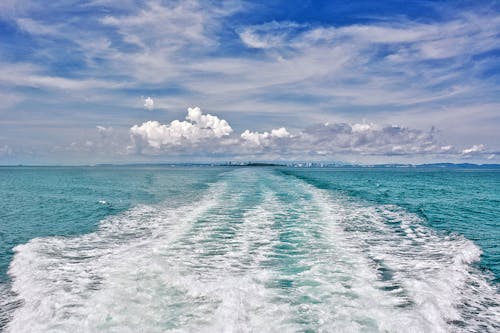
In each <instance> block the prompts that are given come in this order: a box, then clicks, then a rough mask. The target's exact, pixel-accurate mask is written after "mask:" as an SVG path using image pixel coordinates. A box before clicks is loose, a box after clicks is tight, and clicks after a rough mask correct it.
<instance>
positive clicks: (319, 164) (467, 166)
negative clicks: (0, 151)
mask: <svg viewBox="0 0 500 333" xmlns="http://www.w3.org/2000/svg"><path fill="white" fill-rule="evenodd" d="M16 167H17V168H24V167H26V168H29V167H38V168H54V167H89V168H91V167H292V168H324V169H355V168H362V169H390V168H397V169H406V168H407V169H424V168H425V169H500V164H474V163H425V164H342V163H325V162H285V163H277V162H220V163H186V162H183V163H124V164H118V163H117V164H113V163H100V164H95V165H88V164H87V165H85V164H81V165H65V164H59V165H58V164H46V165H36V164H33V165H32V164H10V165H9V164H6V165H0V168H16Z"/></svg>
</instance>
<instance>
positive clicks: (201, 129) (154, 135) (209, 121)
mask: <svg viewBox="0 0 500 333" xmlns="http://www.w3.org/2000/svg"><path fill="white" fill-rule="evenodd" d="M186 120H187V121H179V120H174V121H172V122H171V123H170V124H167V125H165V124H161V123H159V122H158V121H147V122H145V123H143V124H142V125H140V126H139V125H134V126H133V127H132V128H131V129H130V133H131V135H132V138H133V140H134V142H135V143H136V144H137V143H138V141H139V142H145V143H146V144H147V145H149V146H150V147H153V148H155V149H160V148H164V147H172V146H186V145H187V146H193V145H196V144H198V143H200V142H202V141H204V140H210V139H220V138H222V137H226V136H228V135H229V134H231V132H232V131H233V129H232V128H231V126H229V124H228V123H227V122H226V121H225V120H224V119H219V118H218V117H216V116H212V115H210V114H203V113H202V112H201V110H200V108H198V107H195V108H189V109H188V114H187V116H186ZM139 148H140V147H139Z"/></svg>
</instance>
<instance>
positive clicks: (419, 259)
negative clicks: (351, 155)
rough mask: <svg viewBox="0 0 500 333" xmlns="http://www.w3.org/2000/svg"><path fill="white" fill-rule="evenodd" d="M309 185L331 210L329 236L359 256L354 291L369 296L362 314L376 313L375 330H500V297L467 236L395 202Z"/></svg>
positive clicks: (353, 276) (325, 209) (371, 315)
mask: <svg viewBox="0 0 500 333" xmlns="http://www.w3.org/2000/svg"><path fill="white" fill-rule="evenodd" d="M310 190H311V191H312V192H313V193H314V196H315V197H316V200H317V204H318V205H320V206H322V208H323V209H324V211H325V215H326V216H330V220H331V223H330V224H329V225H330V227H334V228H332V229H331V232H330V236H331V237H332V242H334V243H335V244H338V245H339V244H342V247H343V249H344V250H345V249H349V252H351V254H350V255H349V259H347V260H349V261H351V262H352V260H353V258H358V260H359V261H358V262H357V265H356V266H355V267H353V269H354V271H353V273H354V274H353V275H352V277H351V278H352V279H353V280H355V282H354V281H353V282H354V283H353V284H352V290H353V291H355V292H356V290H357V289H358V291H357V294H358V295H359V296H361V298H362V299H363V302H365V300H364V298H366V296H367V295H369V297H368V298H371V299H372V301H369V300H366V301H367V303H365V304H367V307H366V308H365V309H364V310H365V311H367V312H366V315H365V317H366V318H373V319H375V321H376V323H377V329H379V330H382V331H390V332H400V331H410V330H411V331H415V332H430V331H432V332H450V331H454V332H456V331H464V332H465V331H483V332H494V331H496V330H497V329H498V328H499V326H498V325H499V318H500V316H499V314H500V313H499V309H500V308H499V304H500V297H499V294H498V292H497V290H496V288H495V287H493V286H491V285H490V284H488V282H487V280H486V279H485V277H484V276H483V275H482V274H481V273H480V272H479V271H478V270H477V269H475V268H474V267H473V266H471V264H472V263H474V262H477V261H479V256H480V253H481V252H480V249H479V248H478V247H477V246H476V245H474V244H473V243H472V242H471V241H469V240H467V239H465V238H464V237H461V236H441V235H438V234H437V233H436V232H435V231H433V230H431V229H429V228H427V227H425V226H424V225H423V224H422V221H421V220H420V219H419V218H418V217H417V216H416V215H413V214H409V213H407V212H405V211H404V210H403V209H401V208H398V207H395V206H378V207H374V206H367V205H362V204H359V203H354V202H352V201H350V200H347V199H341V198H339V197H337V198H332V197H331V196H330V195H329V194H328V193H326V192H325V191H322V190H318V189H315V188H310ZM339 227H341V228H342V229H340V230H339ZM363 257H364V259H362V258H363ZM374 288H378V289H379V290H383V291H384V292H383V293H382V294H380V292H375V290H374ZM370 308H371V309H372V310H369V309H370ZM350 329H352V327H351V328H350Z"/></svg>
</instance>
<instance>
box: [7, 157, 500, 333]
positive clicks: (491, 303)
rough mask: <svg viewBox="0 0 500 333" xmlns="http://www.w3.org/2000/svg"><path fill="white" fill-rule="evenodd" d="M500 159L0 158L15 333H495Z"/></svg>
mask: <svg viewBox="0 0 500 333" xmlns="http://www.w3.org/2000/svg"><path fill="white" fill-rule="evenodd" d="M499 283H500V171H498V170H497V171H495V170H491V171H488V170H464V169H449V168H445V169H432V168H429V169H413V168H385V169H369V168H349V169H341V168H332V169H327V168H321V169H301V168H287V167H180V166H177V167H169V166H120V167H117V166H99V167H1V168H0V330H3V331H6V332H165V331H167V332H280V333H281V332H499V331H500V294H499V288H498V287H499Z"/></svg>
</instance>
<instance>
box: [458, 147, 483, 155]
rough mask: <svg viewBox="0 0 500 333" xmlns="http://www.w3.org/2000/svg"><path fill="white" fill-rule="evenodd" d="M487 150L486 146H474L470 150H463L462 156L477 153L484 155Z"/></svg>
mask: <svg viewBox="0 0 500 333" xmlns="http://www.w3.org/2000/svg"><path fill="white" fill-rule="evenodd" d="M484 150H485V146H484V145H473V146H472V147H470V148H466V149H464V150H462V155H471V154H477V153H482V152H484Z"/></svg>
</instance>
